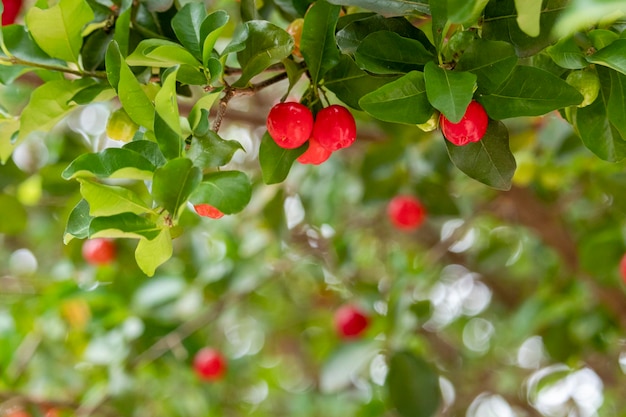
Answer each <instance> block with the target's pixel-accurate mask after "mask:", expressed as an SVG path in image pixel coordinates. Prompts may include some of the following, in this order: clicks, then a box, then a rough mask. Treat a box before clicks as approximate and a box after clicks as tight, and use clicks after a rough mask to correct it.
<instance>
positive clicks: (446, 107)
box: [424, 62, 477, 123]
mask: <svg viewBox="0 0 626 417" xmlns="http://www.w3.org/2000/svg"><path fill="white" fill-rule="evenodd" d="M476 78H477V77H476V75H474V74H472V73H471V72H460V71H449V70H445V69H443V68H441V67H439V66H438V65H437V64H436V63H434V62H429V63H428V64H426V66H425V67H424V81H425V83H426V95H427V96H428V100H429V101H430V104H431V105H432V106H433V107H434V108H436V109H437V110H439V111H440V112H441V113H443V114H444V115H445V116H446V117H447V118H448V120H450V121H451V122H452V123H458V122H459V121H460V120H461V118H462V117H463V115H464V114H465V110H467V106H468V105H469V103H470V101H472V95H473V94H474V87H475V85H476Z"/></svg>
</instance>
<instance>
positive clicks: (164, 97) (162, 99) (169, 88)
mask: <svg viewBox="0 0 626 417" xmlns="http://www.w3.org/2000/svg"><path fill="white" fill-rule="evenodd" d="M177 72H178V68H176V67H175V68H171V69H168V70H166V71H165V72H164V73H163V75H162V76H161V77H162V82H161V84H162V85H161V89H160V90H159V91H158V92H157V94H156V97H155V98H154V107H155V110H156V112H157V114H158V115H159V117H160V118H161V120H162V121H163V122H165V123H166V124H167V126H168V127H169V128H170V130H172V132H174V133H175V134H176V135H177V136H178V137H179V138H180V136H181V128H180V119H179V113H178V97H177V96H176V73H177ZM154 131H155V132H156V131H157V129H156V127H155V129H154ZM173 148H175V149H178V150H179V151H178V153H177V154H175V155H174V154H173V155H172V156H168V157H178V156H180V151H181V146H180V145H178V146H174V147H173ZM166 155H167V154H166Z"/></svg>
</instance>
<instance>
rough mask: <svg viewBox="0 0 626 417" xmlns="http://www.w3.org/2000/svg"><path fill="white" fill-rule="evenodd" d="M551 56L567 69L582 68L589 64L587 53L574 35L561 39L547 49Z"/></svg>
mask: <svg viewBox="0 0 626 417" xmlns="http://www.w3.org/2000/svg"><path fill="white" fill-rule="evenodd" d="M547 52H548V55H550V58H552V60H553V61H554V62H555V63H556V64H557V65H558V66H560V67H563V68H567V69H581V68H585V67H586V66H588V65H589V63H588V62H587V60H586V59H585V54H584V53H583V51H582V50H581V49H580V47H579V46H578V44H577V43H576V40H575V39H574V38H573V37H570V38H564V39H561V40H560V41H559V42H557V43H556V44H555V45H553V46H551V47H549V48H548V49H547Z"/></svg>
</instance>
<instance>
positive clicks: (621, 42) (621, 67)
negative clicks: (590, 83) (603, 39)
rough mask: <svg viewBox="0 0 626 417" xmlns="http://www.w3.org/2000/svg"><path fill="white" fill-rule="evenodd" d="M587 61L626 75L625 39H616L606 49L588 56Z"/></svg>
mask: <svg viewBox="0 0 626 417" xmlns="http://www.w3.org/2000/svg"><path fill="white" fill-rule="evenodd" d="M587 61H589V62H591V63H593V64H598V65H603V66H605V67H609V68H611V69H614V70H615V71H618V72H621V73H622V74H626V39H618V40H616V41H615V42H613V43H611V44H610V45H609V46H607V47H606V48H602V49H600V50H599V51H598V52H596V53H595V54H593V55H591V56H588V57H587Z"/></svg>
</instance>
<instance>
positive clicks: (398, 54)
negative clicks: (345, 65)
mask: <svg viewBox="0 0 626 417" xmlns="http://www.w3.org/2000/svg"><path fill="white" fill-rule="evenodd" d="M433 59H434V56H433V54H431V53H430V52H429V51H428V50H426V48H425V47H424V45H422V44H421V43H420V42H418V41H416V40H415V39H409V38H403V37H402V36H400V35H398V34H397V33H395V32H389V31H382V30H381V31H378V32H374V33H372V34H370V35H368V36H366V37H365V39H363V41H362V42H361V44H360V45H359V47H358V48H357V50H356V53H355V60H356V62H357V64H358V65H359V66H360V67H361V68H362V69H364V70H366V71H369V72H373V73H376V74H397V73H406V72H409V71H411V70H421V69H422V68H423V67H424V65H425V64H426V63H427V62H430V61H432V60H433Z"/></svg>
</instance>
